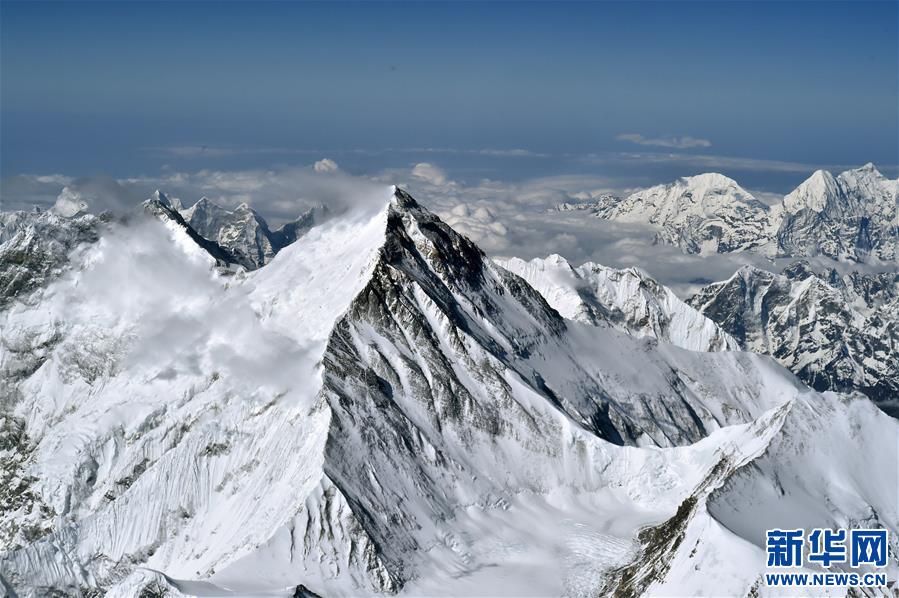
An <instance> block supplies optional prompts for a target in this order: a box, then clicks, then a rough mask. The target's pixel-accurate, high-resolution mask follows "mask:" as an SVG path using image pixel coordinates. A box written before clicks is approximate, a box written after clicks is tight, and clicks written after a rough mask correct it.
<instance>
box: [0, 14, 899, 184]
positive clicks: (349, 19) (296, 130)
mask: <svg viewBox="0 0 899 598" xmlns="http://www.w3.org/2000/svg"><path fill="white" fill-rule="evenodd" d="M0 28H2V31H0V34H2V37H0V39H2V42H0V44H2V47H0V77H2V80H0V83H2V85H0V119H2V120H0V175H2V178H3V179H4V180H7V179H9V177H12V176H14V175H17V174H22V173H32V174H41V173H62V174H66V175H70V176H85V175H97V174H107V175H110V176H113V177H126V176H137V175H140V174H147V173H154V172H158V171H159V170H160V169H162V168H175V169H181V170H196V169H200V168H222V169H227V168H260V167H266V166H271V165H286V164H309V163H311V162H312V161H314V160H316V159H319V158H321V157H324V156H330V157H332V158H333V159H335V160H337V161H338V162H339V163H340V165H341V167H342V168H345V169H347V170H348V171H355V172H358V173H366V172H374V171H378V170H383V169H386V168H391V167H400V166H404V165H408V164H414V163H417V162H421V161H425V160H427V161H430V162H435V163H439V164H440V165H441V166H442V167H444V168H447V169H448V170H449V171H450V172H453V173H455V174H456V175H457V176H459V177H466V176H467V177H469V178H475V177H481V176H489V177H492V178H499V179H503V178H505V179H515V178H523V177H528V176H551V175H557V174H565V173H574V172H578V173H581V172H589V173H592V174H600V175H610V176H613V175H621V176H624V177H631V178H632V179H633V180H634V181H636V182H645V183H654V182H659V181H660V180H667V179H670V178H673V177H674V176H676V175H680V174H692V173H694V172H698V171H702V170H710V169H715V170H723V171H725V172H726V173H727V174H731V175H732V176H734V177H735V178H738V179H739V180H741V181H745V182H746V184H750V185H751V186H755V187H757V188H763V189H771V190H786V189H787V188H788V187H789V186H790V185H793V184H795V183H797V182H798V181H800V180H802V179H803V178H805V176H807V174H808V172H805V171H804V166H805V165H808V166H809V167H813V166H825V167H826V166H831V167H838V166H841V165H846V166H849V165H857V164H861V163H864V162H868V161H873V162H875V163H876V164H878V166H880V167H881V169H882V170H883V171H884V172H885V173H888V174H891V175H893V176H895V175H896V164H897V162H899V159H897V130H899V123H897V103H899V95H897V70H899V68H897V64H899V63H897V61H899V59H897V3H895V2H877V3H864V2H846V3H844V2H800V3H789V2H777V3H762V2H715V3H688V2H666V3H651V2H579V3H552V4H549V3H546V4H544V3H538V2H529V3H511V2H502V3H476V2H466V3H462V2H458V3H437V2H416V3H376V2H370V3H324V2H322V3H308V4H307V3H303V4H300V3H289V2H275V3H261V2H254V3H240V2H230V3H221V4H220V3H212V2H202V3H175V2H159V3H137V2H119V3H113V2H98V3H79V2H66V3H60V4H56V3H48V2H28V3H15V2H6V1H4V2H2V4H0ZM685 138H686V139H685ZM511 149H519V150H527V152H512V153H510V154H504V153H503V152H502V151H495V150H511ZM424 150H430V151H424ZM434 150H438V151H434ZM484 150H489V151H486V152H485V151H484ZM694 156H700V157H701V158H695V159H694V158H692V157H694ZM717 158H725V159H726V160H724V161H722V162H721V165H719V167H717V168H712V167H713V166H716V165H717V164H716V163H715V161H714V159H717ZM728 160H729V161H728ZM738 160H743V162H739V161H738ZM759 161H764V162H759ZM781 164H787V165H793V167H792V168H791V167H790V166H786V167H782V166H779V165H781Z"/></svg>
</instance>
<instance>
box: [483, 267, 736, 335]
mask: <svg viewBox="0 0 899 598" xmlns="http://www.w3.org/2000/svg"><path fill="white" fill-rule="evenodd" d="M496 262H497V263H498V264H499V265H500V266H502V267H503V268H505V269H507V270H509V271H510V272H514V273H515V274H517V275H519V276H521V277H522V278H524V279H525V280H526V281H527V282H528V284H530V285H531V286H532V287H534V289H536V290H537V291H539V292H540V294H541V295H543V297H544V298H545V299H546V301H547V303H549V304H550V305H551V306H552V307H553V308H554V309H555V310H556V311H558V312H559V313H560V314H561V315H562V316H563V317H565V318H568V319H571V320H577V321H580V322H586V323H592V324H598V325H610V326H613V327H615V328H618V329H619V330H622V331H624V332H627V333H629V334H632V335H634V336H637V337H645V336H649V337H653V338H656V339H658V340H660V341H664V342H668V343H672V344H674V345H677V346H679V347H683V348H685V349H690V350H691V351H724V350H730V351H736V350H738V349H739V346H738V344H737V342H736V341H735V340H734V339H733V337H731V336H730V335H729V334H728V333H727V332H725V331H724V330H722V329H721V328H720V327H719V326H718V325H717V324H715V323H714V322H712V321H711V320H710V319H708V318H707V317H705V316H703V315H702V314H700V313H699V312H698V311H696V310H695V309H694V308H692V307H690V306H689V305H687V304H686V303H684V302H683V301H681V300H680V299H679V298H678V297H677V296H676V295H675V294H674V292H673V291H672V290H671V289H669V288H668V287H666V286H664V285H661V284H659V283H658V282H656V281H655V280H654V279H653V278H651V277H650V276H649V274H647V273H646V272H644V271H643V270H640V269H639V268H627V269H623V270H617V269H614V268H608V267H606V266H602V265H600V264H595V263H593V262H587V263H585V264H583V265H581V266H579V267H577V268H575V267H573V266H572V265H571V264H569V263H568V262H567V261H566V260H565V258H563V257H562V256H560V255H551V256H549V257H547V258H534V259H532V260H530V261H525V260H522V259H520V258H511V259H507V260H496Z"/></svg>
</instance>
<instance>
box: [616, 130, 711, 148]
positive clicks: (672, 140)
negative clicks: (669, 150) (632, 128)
mask: <svg viewBox="0 0 899 598" xmlns="http://www.w3.org/2000/svg"><path fill="white" fill-rule="evenodd" d="M616 139H617V140H618V141H630V142H631V143H636V144H637V145H654V146H657V147H673V148H677V149H689V148H692V147H711V146H712V142H711V141H709V140H708V139H700V138H698V137H644V136H643V135H640V134H639V133H621V134H620V135H618V136H617V137H616Z"/></svg>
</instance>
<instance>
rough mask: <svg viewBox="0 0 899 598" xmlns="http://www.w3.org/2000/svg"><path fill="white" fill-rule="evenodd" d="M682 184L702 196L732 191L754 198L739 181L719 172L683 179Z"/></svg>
mask: <svg viewBox="0 0 899 598" xmlns="http://www.w3.org/2000/svg"><path fill="white" fill-rule="evenodd" d="M680 183H681V184H682V185H683V186H684V187H686V188H688V189H690V190H691V191H695V192H697V193H699V194H702V195H704V194H705V193H708V192H720V191H732V192H734V193H735V194H736V195H740V196H745V197H749V198H752V195H751V194H750V193H749V192H748V191H746V190H745V189H743V188H742V187H740V185H739V184H738V183H737V181H735V180H733V179H732V178H730V177H728V176H725V175H723V174H721V173H718V172H705V173H702V174H697V175H693V176H686V177H681V179H680ZM753 199H754V198H753Z"/></svg>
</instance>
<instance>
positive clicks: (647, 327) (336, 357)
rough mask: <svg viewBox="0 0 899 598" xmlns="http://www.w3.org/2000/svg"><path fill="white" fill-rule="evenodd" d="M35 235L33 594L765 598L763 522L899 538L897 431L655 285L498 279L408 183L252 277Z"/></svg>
mask: <svg viewBox="0 0 899 598" xmlns="http://www.w3.org/2000/svg"><path fill="white" fill-rule="evenodd" d="M170 207H171V206H170ZM171 209H172V210H174V208H171ZM22 218H24V217H20V218H19V220H16V221H15V223H14V226H13V225H10V231H9V232H8V233H7V232H4V237H3V242H4V245H3V248H0V251H9V252H11V253H10V254H9V255H20V256H23V257H22V262H23V263H22V265H21V268H18V267H17V268H18V269H14V271H13V270H11V271H13V273H14V274H15V276H16V277H19V278H17V279H16V280H19V284H16V285H14V287H15V294H14V295H11V296H10V297H9V302H8V304H6V305H5V307H4V308H3V311H2V312H0V328H2V344H0V372H2V376H3V379H2V382H3V384H2V387H0V390H2V393H3V396H2V403H0V405H2V413H0V417H2V419H0V476H2V478H3V484H0V539H2V544H0V582H2V588H3V592H5V593H6V594H7V595H10V596H47V595H57V596H62V595H66V596H69V595H74V596H98V595H106V596H161V595H170V596H178V595H205V596H276V595H282V596H312V595H316V594H318V595H323V596H358V595H371V594H384V593H390V594H394V593H395V594H400V595H409V596H423V595H427V596H438V595H446V596H449V595H453V596H459V595H470V596H474V595H478V596H484V595H509V596H525V595H530V596H549V595H566V596H600V595H609V594H614V595H618V596H637V595H665V596H671V595H707V596H713V595H714V596H720V595H752V596H759V595H766V594H778V592H772V591H771V590H772V588H768V587H766V586H764V584H763V583H762V582H761V579H762V578H761V576H762V574H763V572H764V566H765V551H764V534H765V530H766V529H768V528H772V527H807V528H812V527H848V526H851V525H856V524H859V523H863V524H864V525H865V526H866V527H885V528H887V529H889V530H890V532H891V535H890V538H891V542H893V545H892V548H893V550H892V554H893V555H895V554H897V552H899V550H897V548H899V547H897V545H896V544H895V541H896V540H895V539H896V537H897V535H896V534H897V532H899V513H897V471H899V464H897V439H899V423H897V421H896V420H894V419H892V418H891V417H889V416H887V415H886V414H884V413H883V412H882V411H881V410H879V409H878V408H877V407H876V406H875V405H874V404H873V403H872V402H871V401H870V400H869V399H867V398H866V397H864V396H862V395H860V394H858V393H855V394H837V393H833V392H816V391H814V390H812V389H810V388H809V387H807V386H805V385H804V384H803V383H802V382H800V381H799V380H798V379H797V378H796V377H795V376H794V375H792V374H791V373H790V372H788V371H787V370H786V369H784V368H783V367H782V366H780V365H779V364H778V363H777V362H775V361H774V360H773V359H771V358H769V357H766V356H762V355H757V354H753V353H748V352H740V351H736V350H734V349H735V348H736V344H735V341H734V339H733V337H732V336H730V335H729V334H728V333H727V332H725V331H724V330H722V329H720V328H718V327H717V325H715V324H714V323H713V322H711V321H710V320H708V319H707V318H706V317H705V316H703V315H701V314H700V313H699V312H697V311H695V310H694V309H693V308H692V307H690V306H689V305H688V304H686V303H683V302H681V301H679V300H677V298H676V297H674V296H673V294H669V293H670V291H668V290H667V289H665V288H664V287H661V285H658V284H657V283H654V281H651V280H646V278H645V273H642V272H640V271H638V270H633V271H630V270H628V271H611V270H608V269H603V268H602V267H601V266H598V265H587V266H584V267H582V268H579V269H576V270H575V269H573V268H571V267H570V266H568V265H567V263H565V262H564V260H561V258H558V259H555V258H552V259H551V260H549V262H548V263H547V264H540V263H531V264H530V265H529V263H526V262H521V261H518V262H514V261H513V262H509V263H505V267H504V266H503V265H500V264H498V263H494V262H493V261H491V260H490V259H488V258H487V257H486V256H485V255H484V253H483V252H482V251H481V250H480V249H479V248H478V247H477V246H475V245H474V244H473V243H472V242H471V241H469V240H468V239H466V238H465V237H463V236H461V235H459V234H457V233H456V232H455V231H453V230H452V229H451V228H450V227H449V226H447V225H446V224H444V223H443V222H442V221H441V220H440V219H439V218H437V217H436V216H435V215H433V214H432V213H430V212H428V211H427V210H426V209H425V208H423V207H421V206H420V205H419V204H418V203H417V202H416V201H415V200H414V199H412V198H411V197H410V196H409V195H408V194H407V193H405V192H404V191H402V190H400V189H396V188H394V189H392V190H391V191H390V192H389V193H387V192H385V197H384V198H383V200H379V201H378V202H377V205H376V206H375V208H374V209H372V210H369V211H358V212H351V213H348V214H344V215H342V216H341V217H339V218H336V217H335V218H332V219H330V220H327V221H325V222H323V223H320V224H317V225H315V226H312V227H311V228H309V229H308V230H305V231H303V234H301V235H299V238H298V239H297V240H296V241H295V242H293V243H291V244H289V245H287V246H285V247H283V248H282V249H280V251H278V252H277V254H275V255H269V254H267V255H266V256H265V259H266V261H268V263H267V264H266V265H265V266H264V267H261V268H259V269H256V270H254V271H252V272H246V271H244V270H243V269H240V268H238V269H236V270H234V269H223V268H217V267H216V263H217V261H218V262H219V263H220V264H221V260H217V258H216V257H214V256H211V255H210V253H209V248H208V247H203V246H201V245H198V244H197V242H196V240H195V238H194V235H196V234H197V233H196V231H195V230H193V229H192V228H191V227H190V223H189V222H188V221H187V219H185V218H183V217H181V218H175V217H174V216H173V215H172V216H170V217H165V216H164V215H163V218H161V219H147V220H144V221H141V222H139V223H132V224H130V225H129V226H127V227H125V226H120V225H115V224H100V223H97V222H94V221H93V220H91V221H90V222H88V223H87V224H89V225H90V226H92V227H94V226H95V227H98V230H99V232H98V233H97V235H96V237H97V238H96V240H93V237H92V236H91V238H90V239H87V240H88V241H89V242H88V243H86V244H81V245H79V246H78V247H77V248H76V249H74V250H73V252H70V253H68V254H66V257H65V259H63V258H62V257H60V256H61V255H62V253H61V252H59V251H57V252H43V253H40V254H38V253H35V252H34V251H19V252H18V253H16V252H15V251H13V250H14V249H16V248H20V249H21V244H22V243H26V242H27V243H34V234H33V232H34V231H33V229H29V228H28V225H27V223H25V222H24V221H23V220H22ZM54 218H57V220H58V221H57V220H54V226H56V227H57V228H60V229H64V230H70V229H69V228H67V227H74V226H79V227H81V228H83V227H84V226H86V225H87V224H85V221H84V220H79V219H84V218H86V217H84V216H73V217H72V218H70V219H68V220H63V219H59V218H58V217H54ZM25 220H27V218H25ZM4 222H5V223H6V221H4ZM5 226H6V225H5ZM29 230H30V231H31V232H30V233H29ZM79 230H80V229H79ZM191 233H193V234H191ZM29 234H30V235H31V236H30V237H29ZM63 236H65V235H63ZM69 236H71V235H69ZM89 236H90V235H89ZM67 238H68V237H67ZM241 238H243V237H241ZM90 241H93V242H90ZM34 256H38V257H36V258H34V259H41V260H57V262H58V263H52V264H29V263H28V259H30V257H34ZM44 265H46V266H47V267H44ZM550 271H551V272H553V274H552V277H551V279H550V282H552V281H553V280H560V279H566V280H576V284H574V285H573V287H571V288H568V289H562V290H558V289H557V290H556V291H553V288H554V287H553V285H552V284H550V282H547V278H546V275H547V273H548V272H550ZM35 273H37V274H35ZM38 275H39V276H41V278H40V280H38V281H37V282H34V281H32V283H33V284H32V283H29V284H25V283H24V282H22V281H24V280H25V279H27V280H31V278H29V277H34V276H38ZM566 277H567V278H566ZM26 282H27V281H26ZM572 288H573V289H574V290H572ZM535 289H536V290H535ZM541 293H543V294H541ZM544 295H545V297H546V298H544ZM563 316H564V317H563ZM892 558H893V561H892V562H891V563H890V566H889V568H888V574H889V577H890V579H891V580H895V579H896V578H897V562H896V561H895V556H893V557H892ZM872 591H873V592H875V593H876V592H877V591H878V590H872ZM882 592H883V593H884V595H887V594H886V593H887V592H888V590H887V589H886V588H883V589H882ZM800 593H801V591H800ZM808 593H809V594H814V592H811V591H809V592H808ZM834 593H838V594H839V593H845V588H843V589H842V590H841V589H840V588H834Z"/></svg>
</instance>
